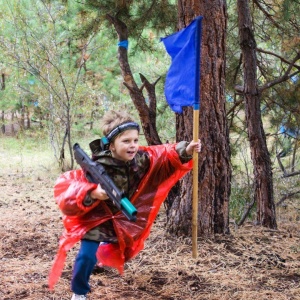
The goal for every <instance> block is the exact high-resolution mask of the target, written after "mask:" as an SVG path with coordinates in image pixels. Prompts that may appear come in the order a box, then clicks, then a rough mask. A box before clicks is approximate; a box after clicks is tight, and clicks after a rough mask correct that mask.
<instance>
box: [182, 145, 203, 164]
mask: <svg viewBox="0 0 300 300" xmlns="http://www.w3.org/2000/svg"><path fill="white" fill-rule="evenodd" d="M194 151H196V152H200V151H201V143H200V140H198V141H197V142H195V141H191V142H190V143H189V142H186V141H182V142H179V143H178V144H177V145H176V152H177V153H178V155H179V158H180V161H181V162H182V163H183V164H184V163H187V162H188V161H190V160H191V159H192V158H193V152H194Z"/></svg>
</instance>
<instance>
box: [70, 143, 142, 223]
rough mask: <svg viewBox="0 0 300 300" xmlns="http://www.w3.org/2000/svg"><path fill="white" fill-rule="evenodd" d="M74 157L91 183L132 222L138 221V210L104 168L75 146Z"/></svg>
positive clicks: (77, 145)
mask: <svg viewBox="0 0 300 300" xmlns="http://www.w3.org/2000/svg"><path fill="white" fill-rule="evenodd" d="M73 151H74V157H75V160H76V162H77V163H78V164H79V165H80V167H81V168H82V170H83V171H84V173H85V175H86V177H87V179H88V180H89V181H90V182H93V183H97V184H99V183H100V185H101V187H102V188H103V189H104V190H105V192H106V193H107V195H108V197H109V198H110V199H111V200H112V201H113V203H114V205H115V206H116V207H117V208H118V209H120V210H121V211H122V213H123V214H124V215H125V216H126V217H127V218H128V220H130V221H136V215H137V210H136V208H135V207H134V205H133V204H132V203H131V202H130V201H129V199H128V198H126V197H125V196H124V194H123V193H122V192H121V191H120V190H119V189H118V187H117V186H116V185H115V184H114V182H113V181H112V180H111V178H110V177H109V176H108V174H107V173H106V171H105V169H104V167H103V166H102V165H101V164H100V163H99V162H95V161H93V160H92V159H91V158H90V157H89V156H88V155H87V154H86V153H85V152H84V151H83V150H82V149H81V148H80V146H79V144H77V143H76V144H74V146H73Z"/></svg>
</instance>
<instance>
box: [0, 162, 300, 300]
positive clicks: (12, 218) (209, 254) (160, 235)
mask: <svg viewBox="0 0 300 300" xmlns="http://www.w3.org/2000/svg"><path fill="white" fill-rule="evenodd" d="M2 158H3V157H2ZM54 180H55V176H53V175H51V173H49V172H48V171H47V170H46V169H45V168H41V167H40V168H39V169H38V170H37V169H36V168H33V167H32V168H26V172H25V171H24V169H23V168H21V167H20V168H17V169H16V170H9V172H8V171H7V170H3V169H2V170H1V171H0V187H1V198H0V236H1V244H0V283H1V286H0V287H1V288H0V299H2V300H11V299H34V300H41V299H64V300H67V299H70V298H71V291H70V288H69V282H70V276H71V270H72V264H73V259H74V256H75V255H76V249H73V250H72V251H71V252H70V253H69V255H68V259H67V262H66V265H65V269H64V272H63V276H62V278H61V279H60V281H59V283H58V284H57V286H56V288H55V291H54V292H50V291H49V290H48V288H47V277H48V272H49V269H50V267H51V264H52V260H53V258H54V256H55V253H56V250H57V243H58V238H59V236H60V234H61V231H62V226H61V220H60V212H59V211H58V210H57V207H56V205H55V203H54V201H53V197H52V188H53V183H54ZM164 222H165V220H164V213H163V212H161V213H160V216H159V218H158V220H157V222H156V224H155V225H154V228H153V231H152V235H151V236H150V238H149V240H148V241H147V242H146V247H145V250H144V251H142V252H141V253H140V254H139V255H138V256H137V257H136V258H135V259H134V260H132V261H131V262H129V263H128V264H127V265H126V268H125V272H124V275H123V276H119V275H118V274H117V272H116V271H114V270H99V272H98V273H97V274H94V275H93V276H92V279H91V286H92V293H91V294H90V297H89V299H90V300H98V299H104V300H109V299H126V300H127V299H143V300H148V299H149V300H150V299H164V300H175V299H176V300H183V299H195V300H197V299H203V300H204V299H205V300H206V299H207V300H209V299H214V300H222V299H224V300H229V299H230V300H235V299H236V300H243V299H247V300H248V299H249V300H250V299H251V300H252V299H261V300H264V299H274V300H275V299H276V300H297V299H300V287H299V286H300V233H299V221H298V222H296V221H295V222H293V223H287V222H286V223H285V224H283V223H280V224H279V226H280V229H279V230H278V231H271V230H266V229H262V228H259V227H254V226H252V225H250V224H247V225H245V226H244V227H243V228H241V229H238V230H236V229H234V228H231V233H232V234H231V235H229V236H217V237H215V238H214V239H207V240H199V245H198V246H199V250H198V251H199V257H198V258H197V259H195V260H194V259H192V258H191V241H190V239H176V238H174V237H170V236H167V235H166V234H165V233H164Z"/></svg>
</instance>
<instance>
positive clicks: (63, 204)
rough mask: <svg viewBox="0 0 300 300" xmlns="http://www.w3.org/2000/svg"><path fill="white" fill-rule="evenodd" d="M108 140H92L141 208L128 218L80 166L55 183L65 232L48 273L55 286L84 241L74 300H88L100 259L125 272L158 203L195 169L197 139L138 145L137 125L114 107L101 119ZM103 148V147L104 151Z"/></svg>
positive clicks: (78, 259)
mask: <svg viewBox="0 0 300 300" xmlns="http://www.w3.org/2000/svg"><path fill="white" fill-rule="evenodd" d="M102 122H103V126H102V129H103V134H104V136H105V137H106V141H107V144H106V145H104V146H102V147H101V146H100V142H99V140H96V141H94V142H92V143H91V144H90V148H91V150H92V159H93V160H94V161H98V162H100V163H101V164H102V165H103V166H104V168H105V170H106V172H107V174H108V175H109V176H110V178H111V179H112V180H113V181H114V183H115V185H116V186H117V187H118V188H119V189H120V190H122V191H123V192H124V194H125V195H126V196H127V198H128V199H130V200H131V202H132V204H133V205H134V206H135V207H136V209H137V220H136V221H135V222H130V221H129V220H128V219H127V218H126V217H125V216H124V215H123V214H122V212H120V211H119V210H118V209H117V208H116V207H115V206H114V205H113V203H112V202H111V201H110V200H109V198H108V196H107V194H106V192H105V190H104V189H102V188H101V186H100V184H98V185H97V184H94V183H90V182H88V180H87V179H86V177H85V174H84V173H83V171H82V170H73V171H70V172H66V173H64V174H62V175H61V176H60V177H59V178H58V180H57V182H56V184H55V187H54V196H55V199H56V202H57V204H58V206H59V208H60V209H61V211H62V212H63V214H64V216H63V222H64V227H65V231H64V233H63V235H62V237H61V239H60V247H59V251H58V254H57V257H56V259H55V262H54V265H53V268H52V271H51V273H50V277H49V287H50V289H52V288H53V287H54V285H55V283H56V281H57V280H58V279H59V277H60V275H61V271H62V269H63V264H64V261H65V258H66V253H67V251H68V250H69V249H70V248H71V247H73V246H74V244H75V243H76V242H78V241H79V240H81V246H80V250H79V252H78V255H77V257H76V260H75V264H74V269H73V277H72V282H71V288H72V291H73V296H72V299H71V300H79V299H82V300H84V299H87V296H86V295H87V293H88V292H89V291H90V286H89V278H90V275H91V273H92V271H93V269H94V266H95V265H96V263H97V261H98V264H100V265H105V266H110V267H114V268H117V269H118V270H119V272H120V273H121V274H122V273H123V268H124V263H125V262H126V261H128V260H129V259H131V258H133V257H134V256H136V255H137V254H138V253H139V251H140V250H142V249H143V247H144V241H145V239H146V238H147V237H148V236H149V233H150V229H151V226H152V223H153V221H154V219H155V217H156V215H157V213H158V211H159V207H160V205H161V204H162V202H163V201H164V200H165V198H166V196H167V195H168V192H169V190H170V189H171V188H172V186H173V185H174V184H175V183H176V182H177V181H178V180H179V179H180V178H181V177H182V176H183V175H185V174H186V173H187V172H188V171H189V170H190V169H191V167H192V161H191V158H192V153H193V151H197V152H200V149H201V145H200V141H198V142H193V141H192V142H190V143H187V142H180V143H178V144H174V145H171V144H166V145H158V146H149V147H142V146H139V131H140V129H139V125H138V124H137V123H135V122H134V121H133V120H132V119H131V117H130V116H128V115H127V114H126V113H124V112H116V111H110V112H108V113H107V114H106V115H105V116H104V117H103V119H102ZM103 148H104V149H103Z"/></svg>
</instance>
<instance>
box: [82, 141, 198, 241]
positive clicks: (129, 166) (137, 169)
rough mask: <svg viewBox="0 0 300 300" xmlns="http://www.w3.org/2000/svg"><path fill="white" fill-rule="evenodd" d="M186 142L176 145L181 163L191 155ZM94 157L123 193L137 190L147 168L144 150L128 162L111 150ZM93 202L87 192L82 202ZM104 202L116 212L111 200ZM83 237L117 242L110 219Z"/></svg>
mask: <svg viewBox="0 0 300 300" xmlns="http://www.w3.org/2000/svg"><path fill="white" fill-rule="evenodd" d="M187 145H188V143H187V142H184V141H183V142H179V143H178V144H177V145H176V152H177V153H178V155H179V158H180V160H181V162H182V163H186V162H188V161H189V160H191V158H192V157H191V156H188V155H187V153H186V147H187ZM94 159H95V160H96V161H98V162H100V163H101V164H102V165H103V166H104V168H105V170H106V172H107V174H108V175H109V176H110V178H111V179H112V180H113V182H114V183H115V185H116V186H117V187H118V188H119V189H120V190H121V191H122V192H124V195H125V196H126V197H127V198H128V199H130V198H131V197H132V195H133V194H134V192H135V191H136V190H137V188H138V186H139V183H140V182H141V180H142V178H143V177H144V175H145V174H146V173H147V171H148V169H149V163H150V160H149V156H148V153H147V152H145V151H141V150H139V151H138V152H137V154H136V156H135V157H134V159H133V160H131V161H129V162H126V163H125V162H123V161H120V160H118V159H115V158H113V157H112V154H111V151H109V150H107V151H103V152H100V153H98V154H96V155H94ZM93 203H94V200H93V199H92V198H91V197H90V195H89V193H88V194H87V195H86V197H85V199H84V201H83V204H84V205H85V206H90V205H92V204H93ZM106 204H107V205H108V207H109V208H110V210H111V211H112V212H113V213H116V212H118V208H117V207H116V206H114V204H113V203H112V201H110V200H107V201H106ZM83 239H88V240H93V241H99V242H110V243H117V238H116V235H115V232H114V228H113V225H112V221H111V220H110V221H107V222H105V223H103V224H101V225H99V226H97V227H95V228H93V229H91V230H90V231H88V232H87V233H86V234H85V235H84V237H83Z"/></svg>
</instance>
